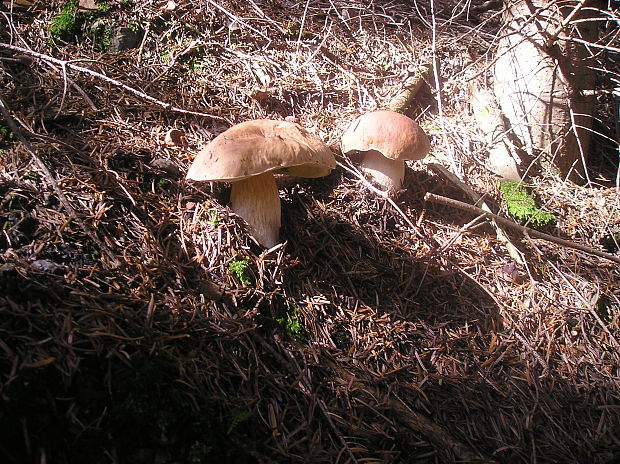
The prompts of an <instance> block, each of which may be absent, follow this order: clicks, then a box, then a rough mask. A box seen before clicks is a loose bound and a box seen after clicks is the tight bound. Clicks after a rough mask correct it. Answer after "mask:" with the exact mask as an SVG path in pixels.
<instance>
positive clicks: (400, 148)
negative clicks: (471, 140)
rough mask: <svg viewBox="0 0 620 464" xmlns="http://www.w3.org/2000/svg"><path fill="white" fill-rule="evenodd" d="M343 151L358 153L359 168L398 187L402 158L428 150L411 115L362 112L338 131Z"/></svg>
mask: <svg viewBox="0 0 620 464" xmlns="http://www.w3.org/2000/svg"><path fill="white" fill-rule="evenodd" d="M340 147H341V149H342V152H343V153H346V154H352V153H356V152H357V153H362V154H364V158H363V159H362V170H364V171H365V172H368V173H370V174H371V176H372V177H373V178H374V179H375V181H377V182H378V183H379V184H381V185H382V186H384V187H386V188H387V189H388V190H399V189H400V188H401V186H402V181H403V178H404V173H405V165H404V160H419V159H422V158H424V157H425V156H426V155H427V153H428V152H429V151H430V149H431V144H430V141H429V139H428V136H427V135H426V133H425V132H424V130H422V128H421V127H420V126H419V125H418V124H417V123H416V122H415V121H413V120H412V119H411V118H408V117H407V116H405V115H404V114H400V113H396V112H394V111H387V110H379V111H372V112H370V113H366V114H363V115H362V116H360V117H359V118H357V119H356V120H355V121H353V123H351V124H350V125H349V127H348V128H347V129H346V130H345V131H344V133H343V134H342V138H341V141H340Z"/></svg>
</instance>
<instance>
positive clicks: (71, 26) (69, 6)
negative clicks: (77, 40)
mask: <svg viewBox="0 0 620 464" xmlns="http://www.w3.org/2000/svg"><path fill="white" fill-rule="evenodd" d="M77 7H78V2H77V0H72V1H70V2H67V3H65V4H64V5H63V6H62V8H61V9H60V12H59V13H58V14H57V15H56V16H54V17H53V18H52V19H51V20H50V25H49V32H50V34H51V36H52V38H53V39H55V40H67V39H69V38H70V37H71V35H73V34H74V33H75V32H76V31H77V29H78V21H77Z"/></svg>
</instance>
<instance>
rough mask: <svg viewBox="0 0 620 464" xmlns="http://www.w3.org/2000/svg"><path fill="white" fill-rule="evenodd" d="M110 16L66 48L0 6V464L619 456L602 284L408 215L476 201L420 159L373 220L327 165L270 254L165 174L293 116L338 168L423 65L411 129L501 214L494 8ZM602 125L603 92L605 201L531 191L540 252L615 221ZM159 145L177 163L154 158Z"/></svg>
mask: <svg viewBox="0 0 620 464" xmlns="http://www.w3.org/2000/svg"><path fill="white" fill-rule="evenodd" d="M9 3H11V2H9ZM108 3H109V6H110V10H108V11H101V12H99V13H98V15H97V16H96V17H94V16H88V15H81V16H78V20H79V21H78V25H77V26H76V29H75V30H73V32H72V34H70V35H69V36H68V37H67V38H66V41H65V42H61V41H59V40H56V41H54V40H53V39H52V38H51V37H50V33H49V31H48V29H47V27H46V25H48V24H49V22H50V20H51V18H53V17H54V16H55V15H56V14H58V11H59V8H60V5H59V3H58V2H44V3H42V4H41V3H36V2H35V4H34V6H32V7H30V8H19V7H18V6H17V5H14V7H13V8H12V9H6V8H4V7H3V8H4V9H3V10H2V11H1V12H0V42H1V43H3V44H8V45H11V47H7V46H3V47H0V88H2V89H3V90H2V91H1V94H2V99H3V101H4V102H6V106H7V108H8V110H7V111H8V112H9V114H10V118H11V119H12V120H13V121H15V123H16V125H17V126H18V127H19V131H20V134H19V135H17V134H13V135H11V133H10V131H7V130H5V129H4V127H5V126H8V124H7V123H6V121H4V122H2V121H0V161H1V162H0V202H1V203H0V225H1V226H2V227H1V231H0V394H1V399H0V401H2V408H1V409H0V410H1V411H2V412H0V429H2V430H3V434H2V436H3V439H2V443H1V444H0V456H2V458H0V460H2V462H6V463H14V462H15V463H16V462H35V461H36V462H45V460H47V462H59V463H64V462H76V461H84V462H86V461H88V462H101V463H103V462H136V463H143V462H144V463H147V462H149V463H151V462H159V463H164V462H179V461H184V462H207V461H214V460H216V459H217V460H219V461H221V462H265V463H269V462H286V463H290V462H312V463H318V462H334V463H335V462H342V463H344V462H360V463H361V462H364V463H372V462H395V463H396V462H416V463H418V462H455V461H458V462H476V461H478V462H492V461H495V462H521V463H531V462H599V463H603V462H613V461H614V460H617V459H620V442H618V431H619V430H620V419H619V418H620V415H619V414H618V408H619V407H620V370H619V369H620V358H619V356H620V355H619V351H618V346H617V343H618V340H619V339H620V328H619V323H620V293H619V292H620V290H619V288H618V283H619V282H620V270H619V268H618V265H617V264H615V263H612V262H609V261H606V260H603V259H599V258H597V257H593V256H590V255H587V254H584V253H581V252H579V251H575V250H569V249H567V248H564V247H561V246H558V245H557V244H553V243H548V242H543V241H538V240H534V239H530V240H528V239H522V237H519V236H511V240H512V242H513V243H514V244H515V246H516V247H517V248H518V251H519V252H520V253H521V255H522V257H523V261H524V263H525V264H524V265H521V264H519V263H517V262H515V261H514V260H513V259H512V258H511V257H510V255H509V254H508V253H507V251H506V248H505V246H504V245H503V243H501V242H499V241H498V240H497V239H496V238H495V233H494V230H493V229H492V228H491V227H489V226H488V224H486V223H484V221H472V217H471V216H470V215H468V214H466V213H463V212H460V211H458V210H455V209H453V208H449V207H445V206H441V205H432V204H426V203H425V202H424V201H423V198H424V195H425V193H426V192H432V193H435V194H438V195H443V196H446V197H451V198H455V199H460V200H462V201H468V199H467V198H465V197H464V196H463V194H462V193H461V191H460V190H459V189H458V188H456V187H455V186H454V185H452V184H451V183H450V182H448V181H446V180H445V179H443V178H442V177H440V176H438V175H436V174H435V172H434V171H432V170H431V169H427V168H426V166H425V165H424V164H422V163H417V164H412V165H410V166H409V167H410V169H408V171H407V174H406V177H405V187H406V189H405V190H404V191H403V192H401V194H400V195H399V196H398V197H397V198H396V199H393V200H390V199H387V198H384V197H382V196H380V195H377V194H376V193H375V192H374V191H373V190H372V189H370V188H369V187H368V185H367V183H365V182H363V181H361V180H360V179H359V178H358V177H356V176H355V175H353V174H352V173H351V172H349V171H348V170H346V169H343V168H339V169H336V170H335V171H334V172H333V173H332V174H331V175H330V176H328V177H326V178H322V179H313V180H304V181H302V182H300V183H289V184H286V185H282V186H281V189H280V191H281V194H282V216H283V218H284V220H283V227H282V231H281V236H282V238H283V239H285V241H286V242H285V243H284V244H282V245H279V246H276V247H275V248H273V249H271V250H264V249H262V248H260V247H258V246H257V245H256V243H255V242H254V241H253V240H252V239H251V237H249V236H248V234H247V233H246V227H245V224H244V223H243V221H242V220H240V219H239V218H238V217H236V216H235V215H234V214H233V213H232V212H231V211H230V210H229V209H228V208H227V207H226V205H227V203H228V193H229V192H228V188H227V187H225V186H217V185H206V186H201V187H199V186H195V185H190V184H188V183H186V182H185V181H184V180H183V179H184V174H185V172H186V170H187V167H188V166H189V164H190V162H191V159H192V158H193V156H194V154H195V153H196V151H197V150H198V148H199V147H200V146H201V145H202V144H204V143H205V142H207V141H208V140H211V139H212V138H213V137H214V136H215V135H217V134H219V133H220V132H222V131H223V130H225V129H226V128H227V127H229V126H230V124H232V123H236V122H241V121H244V120H247V119H252V118H264V117H269V118H284V117H286V116H296V117H297V118H299V120H300V121H301V123H302V124H303V125H304V126H306V127H307V128H308V129H309V130H312V131H313V132H314V133H316V134H317V135H319V136H321V137H322V138H323V139H324V140H326V141H328V142H329V143H331V144H332V145H334V146H335V145H337V141H338V138H339V136H340V134H341V132H342V130H343V129H344V127H345V126H346V125H347V123H348V122H349V121H351V120H353V119H354V118H355V117H356V116H357V115H358V114H360V113H362V112H364V111H368V110H371V109H375V108H379V107H384V106H385V105H386V104H387V103H388V102H389V101H390V99H391V98H392V97H393V96H395V95H398V94H399V93H400V92H401V91H402V90H403V89H402V83H403V82H407V81H408V79H409V78H410V77H411V75H412V73H415V72H416V70H418V69H419V68H420V66H426V65H428V64H432V67H433V70H434V77H430V78H429V79H428V80H429V82H427V84H426V85H425V86H423V88H422V89H421V90H420V91H419V92H418V93H417V95H416V98H415V101H414V104H413V105H412V108H411V110H410V112H409V114H410V115H411V116H413V117H415V118H416V120H417V121H419V122H420V124H421V125H422V126H423V127H424V129H425V130H426V131H427V132H428V133H429V134H430V136H431V138H432V143H433V147H434V148H433V150H434V154H435V157H436V160H440V162H442V163H443V164H444V165H445V167H446V168H447V169H450V170H452V171H454V174H456V175H458V176H459V177H460V179H461V180H462V181H464V182H465V183H467V185H469V187H470V188H472V189H473V190H475V191H476V192H478V193H479V194H480V195H482V196H483V197H484V200H485V202H486V203H488V204H489V205H491V206H492V207H493V208H494V211H495V212H496V213H497V214H501V215H506V214H507V213H506V211H505V210H504V208H505V206H504V205H503V204H502V202H501V199H500V197H499V194H498V191H497V188H496V180H495V179H494V178H493V176H492V175H491V174H490V173H489V172H488V171H487V170H486V169H485V168H484V167H483V165H482V163H481V162H480V159H482V158H483V157H484V153H485V150H486V147H485V146H484V142H483V140H484V139H483V137H481V136H480V135H478V133H477V131H476V128H475V126H474V124H473V119H472V118H471V115H470V114H469V108H468V98H469V96H468V90H467V89H468V88H469V87H468V80H470V79H476V80H478V81H480V83H483V81H484V78H485V76H486V75H487V70H488V65H489V62H490V61H491V60H492V58H491V55H490V51H491V50H492V48H493V44H494V43H495V38H496V36H497V34H498V31H499V29H500V27H499V20H498V18H499V11H497V10H487V11H483V10H479V9H472V8H470V4H471V2H465V1H454V2H444V1H441V2H440V1H437V0H435V1H432V0H420V1H414V2H406V1H402V2H394V1H373V2H370V1H363V2H362V1H360V2H337V1H332V0H329V1H323V0H319V1H311V2H305V1H302V2H293V1H286V0H277V1H270V2H266V1H258V0H254V1H248V2H228V1H224V0H221V1H220V0H218V1H211V0H197V1H194V2H191V3H188V2H181V1H177V2H176V6H175V7H171V6H170V5H168V7H166V8H164V6H165V5H164V3H165V2H155V1H152V0H146V1H143V2H140V3H135V4H133V3H130V2H108ZM431 6H432V8H431ZM601 17H602V18H603V19H601V24H603V25H604V28H603V29H602V30H603V31H604V34H605V35H604V37H602V39H601V40H602V42H601V44H602V45H604V46H608V49H606V50H605V51H604V52H600V54H599V55H598V59H599V63H600V66H601V69H604V70H605V71H604V72H605V73H607V74H610V75H613V76H615V77H618V76H619V70H618V67H617V63H618V60H617V58H618V56H617V48H618V40H617V33H618V32H617V31H618V27H617V24H616V21H617V20H618V18H617V15H616V12H614V11H611V10H609V11H606V13H605V15H602V16H601ZM96 21H99V22H100V23H99V25H98V26H97V27H100V26H101V27H103V29H97V28H95V27H94V26H93V23H95V22H96ZM119 26H126V27H131V28H134V29H137V30H138V31H139V32H140V34H141V38H142V40H141V42H140V44H139V45H138V46H137V47H136V48H132V49H129V50H125V51H121V52H117V53H111V52H109V51H106V44H105V43H104V42H102V41H101V35H100V34H99V33H95V31H96V30H97V31H100V30H105V28H108V29H109V30H110V31H115V30H116V28H117V27H119ZM433 28H434V29H433ZM114 33H116V32H114ZM98 34H99V35H98ZM433 37H434V40H433ZM12 47H19V48H20V49H24V50H30V51H31V52H28V54H27V56H28V57H29V58H25V57H24V56H21V55H24V54H26V52H24V53H21V52H17V51H16V49H15V48H12ZM613 47H616V48H613ZM597 50H599V49H597ZM597 53H598V52H597ZM50 57H51V58H50ZM52 58H53V59H52ZM58 60H60V61H58ZM62 63H65V64H64V65H63V64H62ZM68 63H75V64H76V66H77V65H79V66H80V67H82V68H87V69H90V70H92V71H93V72H81V71H80V69H79V68H77V67H75V66H73V67H72V66H69V65H68ZM102 76H106V77H107V78H102ZM117 83H122V84H123V85H120V86H119V85H117ZM605 85H606V84H605V83H603V84H601V90H608V89H606V88H605ZM129 87H130V88H131V89H134V90H136V92H133V91H130V90H128V88H129ZM145 96H146V97H148V98H145ZM439 96H441V99H439V98H438V97H439ZM438 101H439V102H440V103H441V106H438ZM159 102H163V103H164V104H163V105H162V104H160V103H159ZM612 102H613V101H612V100H611V94H610V93H609V92H607V93H605V92H601V94H600V98H599V109H598V116H599V119H600V124H599V125H598V126H597V130H598V131H599V132H600V134H601V137H600V138H599V139H598V142H597V143H598V145H597V147H598V148H595V155H596V153H600V156H595V157H594V161H596V162H593V165H592V173H591V179H593V180H596V182H598V184H594V183H592V184H591V185H588V186H575V185H569V184H559V183H555V182H550V180H549V179H543V178H540V177H534V178H532V180H531V182H530V184H531V185H530V186H531V187H532V188H533V190H534V191H535V193H536V195H537V199H538V200H539V201H540V202H541V204H543V205H544V207H545V208H546V209H548V210H549V211H551V212H552V213H554V214H555V215H556V217H557V218H558V221H557V225H556V226H555V229H554V230H547V231H546V232H551V233H554V234H558V235H562V236H563V237H564V238H566V239H570V240H573V241H578V242H580V243H583V244H586V245H587V246H589V247H591V248H597V249H604V247H605V246H609V247H611V246H612V244H613V238H614V237H615V235H614V233H616V231H617V227H618V224H620V204H619V201H620V200H619V196H618V192H617V188H616V187H614V186H613V185H612V183H611V182H609V181H608V180H613V176H614V175H615V171H614V169H613V168H615V167H617V165H614V164H613V162H611V161H610V159H608V158H606V156H608V155H607V153H609V150H610V149H612V150H617V144H616V143H615V141H613V140H614V137H615V135H614V132H613V131H615V128H614V125H613V124H614V123H613V118H612V115H613V112H612V110H611V109H610V108H611V106H610V105H611V104H612ZM167 105H170V106H167ZM172 106H173V107H175V108H178V109H181V110H187V111H177V112H172V111H169V110H170V108H171V107H172ZM198 113H200V114H207V115H213V116H215V117H213V118H209V117H204V116H199V115H197V114H198ZM173 127H175V128H178V129H182V130H183V132H184V133H185V136H186V139H187V147H182V146H181V147H178V146H168V145H166V144H165V142H164V136H165V133H166V132H167V131H168V130H169V129H170V128H173ZM22 138H24V139H25V140H27V141H28V142H29V144H30V145H31V147H32V152H34V153H35V154H36V156H37V157H38V158H39V159H40V160H41V162H42V163H44V164H45V166H46V167H47V169H48V171H49V173H45V172H43V171H41V169H40V165H38V164H37V163H36V162H35V160H34V159H33V156H32V152H29V151H28V150H27V149H26V148H25V147H26V146H25V145H24V144H23V143H22V140H21V139H22ZM610 147H611V148H610ZM596 150H598V152H597V151H596ZM436 160H435V161H436ZM340 164H341V166H348V164H347V162H346V161H345V160H343V159H340ZM606 179H607V180H606ZM54 183H55V184H56V185H57V186H58V189H60V190H61V191H62V194H63V195H64V197H65V198H66V200H67V201H68V202H69V204H70V206H71V209H72V210H73V211H74V212H75V216H76V217H77V218H79V221H76V218H75V217H74V216H73V214H71V213H69V211H68V210H67V208H66V207H64V205H63V204H62V200H61V198H60V195H59V194H58V192H57V191H55V190H54V188H53V185H54ZM92 234H95V236H96V237H97V240H93V237H92ZM608 238H611V239H610V240H611V241H610V240H606V239H608ZM97 241H100V242H101V243H103V244H105V248H104V247H101V246H99V245H98V243H97ZM106 250H110V253H111V254H112V255H113V256H112V258H113V260H115V261H118V262H119V265H118V266H116V267H114V266H109V265H108V264H110V263H111V261H112V259H111V258H110V257H109V256H106ZM607 252H609V253H614V251H613V249H611V248H608V249H607ZM616 253H617V252H616Z"/></svg>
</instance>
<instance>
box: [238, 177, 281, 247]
mask: <svg viewBox="0 0 620 464" xmlns="http://www.w3.org/2000/svg"><path fill="white" fill-rule="evenodd" d="M230 203H231V206H232V209H233V211H234V212H235V213H237V214H238V215H239V216H241V217H242V218H243V219H244V220H245V222H247V223H248V225H249V226H250V233H251V234H252V235H253V236H254V238H255V239H256V241H257V242H258V243H260V244H261V245H262V246H264V247H266V248H271V247H273V246H275V245H277V244H278V243H280V238H279V235H280V225H281V207H280V195H279V193H278V186H277V185H276V181H275V179H274V177H273V174H271V173H270V172H266V173H264V174H259V175H257V176H253V177H248V178H246V179H243V180H240V181H237V182H233V184H232V189H231V191H230Z"/></svg>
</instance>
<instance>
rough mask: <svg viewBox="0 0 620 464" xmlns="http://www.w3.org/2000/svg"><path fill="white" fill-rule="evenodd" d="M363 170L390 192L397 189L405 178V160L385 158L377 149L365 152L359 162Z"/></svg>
mask: <svg viewBox="0 0 620 464" xmlns="http://www.w3.org/2000/svg"><path fill="white" fill-rule="evenodd" d="M360 167H361V169H362V171H363V172H365V173H368V174H370V176H371V177H372V179H373V180H374V181H375V182H376V183H378V184H379V185H381V186H382V187H384V188H385V189H386V190H388V191H390V192H395V191H398V190H400V189H401V188H402V186H403V179H404V178H405V162H404V161H396V160H391V159H389V158H386V157H385V156H383V155H382V154H381V152H379V151H377V150H369V151H367V152H365V154H364V158H363V159H362V162H361V164H360Z"/></svg>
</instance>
